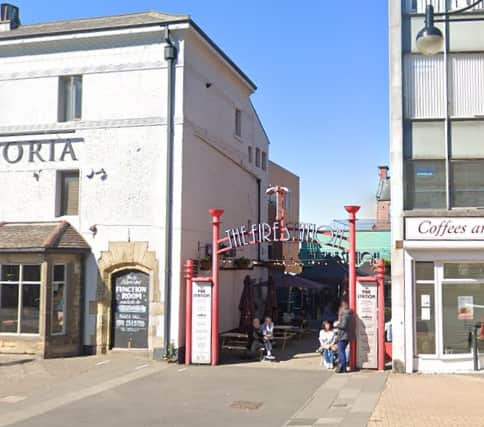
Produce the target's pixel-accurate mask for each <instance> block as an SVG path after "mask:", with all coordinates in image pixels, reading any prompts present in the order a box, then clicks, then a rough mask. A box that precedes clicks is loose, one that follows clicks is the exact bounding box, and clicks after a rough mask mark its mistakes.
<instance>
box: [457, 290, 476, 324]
mask: <svg viewBox="0 0 484 427" xmlns="http://www.w3.org/2000/svg"><path fill="white" fill-rule="evenodd" d="M457 318H458V319H459V320H474V297H473V296H462V295H460V296H458V297H457Z"/></svg>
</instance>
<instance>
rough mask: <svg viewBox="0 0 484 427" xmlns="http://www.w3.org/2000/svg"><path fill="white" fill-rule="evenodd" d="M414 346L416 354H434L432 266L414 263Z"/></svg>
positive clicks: (430, 264) (428, 263)
mask: <svg viewBox="0 0 484 427" xmlns="http://www.w3.org/2000/svg"><path fill="white" fill-rule="evenodd" d="M415 278H416V291H415V299H416V301H415V303H416V314H415V319H416V325H415V326H416V327H415V330H416V344H417V354H435V353H436V340H435V284H434V282H433V279H434V264H433V263H432V262H417V263H415Z"/></svg>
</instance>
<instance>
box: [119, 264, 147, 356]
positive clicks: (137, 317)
mask: <svg viewBox="0 0 484 427" xmlns="http://www.w3.org/2000/svg"><path fill="white" fill-rule="evenodd" d="M111 280H112V284H111V286H112V309H111V316H112V318H111V343H110V347H111V348H119V349H147V348H148V326H149V305H150V304H149V296H150V289H149V285H150V276H149V275H148V274H147V273H145V272H143V271H140V270H136V269H129V270H122V271H119V272H117V273H116V274H113V275H112V276H111Z"/></svg>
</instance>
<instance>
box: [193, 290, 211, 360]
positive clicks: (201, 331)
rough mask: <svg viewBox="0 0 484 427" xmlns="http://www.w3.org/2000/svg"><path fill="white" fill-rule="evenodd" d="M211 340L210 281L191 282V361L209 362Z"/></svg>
mask: <svg viewBox="0 0 484 427" xmlns="http://www.w3.org/2000/svg"><path fill="white" fill-rule="evenodd" d="M211 342H212V282H197V281H194V282H193V284H192V363H199V364H210V362H211Z"/></svg>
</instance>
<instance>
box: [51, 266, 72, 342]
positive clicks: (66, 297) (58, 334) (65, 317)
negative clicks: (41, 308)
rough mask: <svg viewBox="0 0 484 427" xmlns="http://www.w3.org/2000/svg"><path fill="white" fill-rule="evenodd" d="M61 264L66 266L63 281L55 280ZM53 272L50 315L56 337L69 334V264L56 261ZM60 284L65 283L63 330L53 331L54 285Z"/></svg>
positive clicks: (53, 334) (52, 334)
mask: <svg viewBox="0 0 484 427" xmlns="http://www.w3.org/2000/svg"><path fill="white" fill-rule="evenodd" d="M59 266H62V267H64V277H63V280H62V281H60V280H55V275H54V271H55V267H59ZM51 274H52V280H51V288H50V303H51V307H50V315H51V318H50V335H51V336H53V337H55V336H65V335H67V317H68V316H67V312H68V310H66V307H67V300H68V292H67V264H65V263H55V264H53V265H52V271H51ZM59 284H63V285H64V311H63V322H62V331H61V332H52V331H53V324H52V322H53V315H54V285H59Z"/></svg>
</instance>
